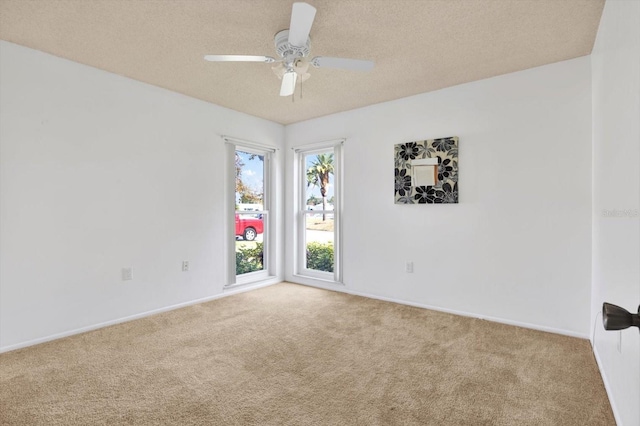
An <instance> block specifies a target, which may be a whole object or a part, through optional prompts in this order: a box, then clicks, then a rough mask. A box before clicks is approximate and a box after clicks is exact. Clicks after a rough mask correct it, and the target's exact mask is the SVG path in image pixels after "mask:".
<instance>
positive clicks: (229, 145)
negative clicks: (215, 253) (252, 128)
mask: <svg viewBox="0 0 640 426" xmlns="http://www.w3.org/2000/svg"><path fill="white" fill-rule="evenodd" d="M222 139H223V140H224V141H225V143H226V167H227V173H226V181H227V185H226V194H225V199H226V203H225V205H226V208H225V211H226V217H227V220H226V222H227V223H226V226H225V229H226V233H225V240H226V241H227V253H228V254H227V256H226V257H227V267H226V272H227V273H226V280H225V282H226V284H225V286H224V288H225V289H228V288H232V287H237V286H242V285H245V284H253V283H257V282H260V281H265V280H269V279H272V278H274V277H275V268H276V259H275V256H273V253H275V234H274V231H275V217H274V214H273V210H272V208H271V205H272V202H273V198H274V192H273V191H274V188H273V181H274V180H273V158H272V156H273V155H274V154H275V153H276V151H277V149H276V148H274V147H272V146H269V145H265V144H261V143H259V142H253V141H248V140H244V139H239V138H234V137H230V136H225V135H223V136H222ZM236 150H240V151H244V152H249V153H252V154H258V155H263V156H264V184H263V187H264V192H265V198H264V200H263V207H262V208H263V210H261V211H252V213H255V214H260V213H262V214H263V215H264V216H263V217H264V218H266V220H265V221H264V233H263V235H265V236H266V237H267V238H266V239H263V247H264V259H263V265H264V266H265V268H264V269H263V270H262V271H256V272H249V273H246V274H242V275H236V257H235V252H236V231H235V214H236V200H235V194H236V176H235V167H233V166H232V165H233V164H234V163H235V153H236Z"/></svg>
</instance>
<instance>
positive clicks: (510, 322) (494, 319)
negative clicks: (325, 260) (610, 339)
mask: <svg viewBox="0 0 640 426" xmlns="http://www.w3.org/2000/svg"><path fill="white" fill-rule="evenodd" d="M293 279H294V280H295V279H296V277H295V276H294V277H293ZM294 280H290V282H292V283H294V284H302V285H308V286H310V287H317V288H322V289H325V290H331V291H339V292H341V293H348V294H353V295H354V296H362V297H368V298H369V299H376V300H383V301H385V302H392V303H398V304H400V305H407V306H414V307H416V308H423V309H429V310H432V311H438V312H445V313H447V314H453V315H460V316H463V317H470V318H477V319H481V320H486V321H492V322H497V323H500V324H507V325H513V326H516V327H522V328H529V329H532V330H538V331H545V332H547V333H554V334H561V335H564V336H570V337H577V338H580V339H589V335H588V334H584V333H576V332H575V331H571V330H563V329H560V328H554V327H546V326H542V325H537V324H530V323H526V322H519V321H513V320H509V319H505V318H498V317H492V316H486V315H479V314H477V313H473V312H465V311H458V310H455V309H447V308H441V307H439V306H432V305H427V304H424V303H416V302H410V301H407V300H402V299H396V298H393V297H386V296H378V295H376V294H371V293H365V292H361V291H354V290H351V289H349V288H347V287H345V286H344V285H343V284H338V283H336V284H330V283H328V284H325V283H323V282H321V281H316V280H304V281H302V282H297V281H294Z"/></svg>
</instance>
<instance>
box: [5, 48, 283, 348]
mask: <svg viewBox="0 0 640 426" xmlns="http://www.w3.org/2000/svg"><path fill="white" fill-rule="evenodd" d="M212 84H214V82H212ZM283 132H284V129H283V126H281V125H278V124H275V123H272V122H269V121H266V120H261V119H257V118H255V117H251V116H248V115H245V114H241V113H238V112H235V111H231V110H228V109H225V108H222V107H218V106H215V105H212V104H208V103H205V102H201V101H198V100H194V99H191V98H188V97H185V96H182V95H178V94H175V93H172V92H169V91H166V90H164V89H160V88H157V87H153V86H149V85H146V84H142V83H139V82H136V81H133V80H129V79H127V78H124V77H120V76H117V75H114V74H110V73H107V72H103V71H100V70H96V69H94V68H90V67H87V66H83V65H80V64H77V63H73V62H70V61H66V60H63V59H60V58H56V57H53V56H50V55H47V54H44V53H41V52H37V51H34V50H30V49H27V48H24V47H20V46H17V45H14V44H11V43H7V42H0V142H1V145H0V158H1V163H0V166H1V167H0V169H1V172H0V173H1V174H0V179H1V181H0V204H1V205H0V251H1V253H2V256H1V260H0V261H1V265H0V350H7V349H11V348H14V347H19V346H22V345H25V344H28V343H34V342H37V341H41V340H46V339H48V338H50V337H52V336H57V335H60V334H66V333H70V332H73V331H74V330H79V329H83V328H90V327H93V326H96V325H99V324H101V323H105V322H109V321H114V320H119V319H122V318H125V317H128V316H132V315H137V314H141V313H144V312H149V311H153V310H157V309H162V308H166V307H168V306H172V305H176V304H181V303H188V302H190V301H194V300H198V299H201V298H208V297H212V296H216V295H220V294H222V293H223V285H224V284H225V269H224V266H225V262H224V258H225V256H226V255H227V247H226V244H225V240H224V216H223V215H224V206H223V204H222V203H221V200H223V194H224V166H225V164H224V158H225V156H224V146H223V141H222V140H221V138H220V136H219V135H220V134H227V135H231V136H234V137H239V138H244V139H249V140H254V141H259V142H263V143H266V144H270V145H272V146H276V147H277V146H279V145H281V144H282V143H283V139H284V133H283ZM280 153H281V151H279V153H278V154H277V155H276V163H277V173H276V185H277V186H281V185H282V177H283V172H282V170H283V166H282V161H281V159H280V158H279V156H280V155H281V154H280ZM280 205H282V199H276V206H280ZM279 225H280V226H279V228H280V229H281V226H282V222H281V223H280V224H279ZM278 247H280V250H281V249H282V241H281V238H280V239H278ZM277 257H278V258H279V259H282V253H281V252H280V253H279V254H278V256H277ZM183 260H189V261H190V267H191V271H190V272H188V273H183V272H181V262H182V261H183ZM125 266H131V267H133V277H134V279H133V281H128V282H122V281H121V279H120V278H121V277H120V272H121V268H122V267H125ZM278 270H279V271H278V273H279V274H282V262H280V264H279V267H278Z"/></svg>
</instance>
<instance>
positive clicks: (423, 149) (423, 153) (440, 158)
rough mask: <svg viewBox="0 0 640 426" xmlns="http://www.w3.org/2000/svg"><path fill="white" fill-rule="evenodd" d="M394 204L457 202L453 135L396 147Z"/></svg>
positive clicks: (456, 159)
mask: <svg viewBox="0 0 640 426" xmlns="http://www.w3.org/2000/svg"><path fill="white" fill-rule="evenodd" d="M394 154H395V203H396V204H447V203H457V202H458V138H457V137H456V136H453V137H448V138H441V139H429V140H424V141H416V142H406V143H399V144H396V145H395V147H394Z"/></svg>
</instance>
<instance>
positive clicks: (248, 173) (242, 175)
mask: <svg viewBox="0 0 640 426" xmlns="http://www.w3.org/2000/svg"><path fill="white" fill-rule="evenodd" d="M235 166H236V205H237V208H236V210H248V211H251V210H264V155H258V154H251V153H249V152H244V151H239V150H237V151H236V164H235Z"/></svg>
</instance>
